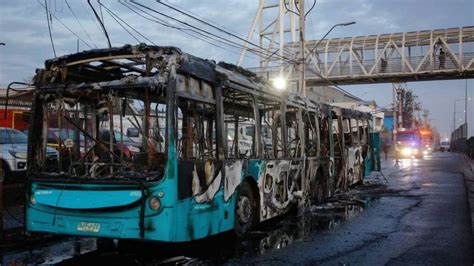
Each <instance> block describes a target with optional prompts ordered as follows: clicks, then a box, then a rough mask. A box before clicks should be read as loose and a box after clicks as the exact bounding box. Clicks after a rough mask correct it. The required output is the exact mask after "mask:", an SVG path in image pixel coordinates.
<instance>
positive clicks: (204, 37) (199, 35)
mask: <svg viewBox="0 0 474 266" xmlns="http://www.w3.org/2000/svg"><path fill="white" fill-rule="evenodd" d="M119 2H120V3H121V4H122V5H124V6H125V7H127V8H128V9H130V10H131V11H132V12H134V13H136V14H137V15H139V16H141V17H143V18H144V19H147V20H150V21H153V22H156V23H158V24H160V25H162V26H165V27H169V28H172V29H176V30H179V31H181V32H183V33H184V34H186V35H189V36H192V37H194V38H197V39H199V40H202V41H204V42H207V43H209V44H210V45H212V46H215V47H218V48H221V49H224V50H227V51H229V52H232V53H235V54H240V53H239V52H236V51H233V50H230V49H228V48H225V47H222V46H220V45H217V44H216V42H217V43H221V44H223V45H227V46H229V47H232V48H235V49H238V50H239V51H240V49H241V46H240V45H239V44H234V43H229V42H230V41H228V40H225V39H224V40H219V39H216V38H214V37H210V36H207V35H205V34H204V33H202V32H200V31H197V30H195V29H189V28H182V27H177V26H175V25H171V24H169V23H168V22H166V21H164V20H162V19H160V18H158V17H156V16H154V15H153V14H150V13H149V12H147V11H146V10H143V9H141V8H140V7H137V6H129V5H127V4H126V2H123V1H119ZM135 9H137V10H139V11H140V12H143V13H144V14H146V15H148V16H150V17H152V18H153V19H152V18H149V17H146V16H144V15H143V14H140V13H139V12H137V11H136V10H135ZM191 32H193V33H195V34H192V33H191ZM196 34H197V35H196ZM209 40H212V41H209ZM254 53H257V51H254ZM247 57H248V58H251V59H256V58H254V57H251V56H247Z"/></svg>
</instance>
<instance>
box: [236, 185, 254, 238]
mask: <svg viewBox="0 0 474 266" xmlns="http://www.w3.org/2000/svg"><path fill="white" fill-rule="evenodd" d="M235 205H236V206H235V233H236V234H237V236H239V237H242V236H245V235H246V234H247V233H248V232H250V230H251V229H252V227H253V226H254V225H255V224H256V220H257V208H256V207H257V206H256V202H255V198H254V195H253V191H252V188H251V187H250V185H249V184H248V183H247V182H243V183H242V184H241V185H240V189H239V193H238V195H237V202H236V204H235Z"/></svg>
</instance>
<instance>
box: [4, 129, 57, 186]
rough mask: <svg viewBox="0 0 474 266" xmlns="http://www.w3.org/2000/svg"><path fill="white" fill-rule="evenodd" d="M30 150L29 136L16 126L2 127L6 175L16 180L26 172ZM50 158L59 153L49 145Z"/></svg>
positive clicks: (47, 154) (55, 156)
mask: <svg viewBox="0 0 474 266" xmlns="http://www.w3.org/2000/svg"><path fill="white" fill-rule="evenodd" d="M27 150H28V136H27V135H26V134H25V133H23V132H21V131H19V130H17V129H14V128H6V127H0V151H1V152H0V161H1V165H2V173H3V175H4V177H5V178H6V179H7V180H9V179H10V180H9V181H12V182H14V181H15V180H13V179H15V178H16V177H17V176H18V177H20V176H21V175H24V174H25V173H26V157H27ZM46 156H47V158H48V160H56V159H57V157H58V153H57V151H56V150H55V149H53V148H50V147H47V149H46Z"/></svg>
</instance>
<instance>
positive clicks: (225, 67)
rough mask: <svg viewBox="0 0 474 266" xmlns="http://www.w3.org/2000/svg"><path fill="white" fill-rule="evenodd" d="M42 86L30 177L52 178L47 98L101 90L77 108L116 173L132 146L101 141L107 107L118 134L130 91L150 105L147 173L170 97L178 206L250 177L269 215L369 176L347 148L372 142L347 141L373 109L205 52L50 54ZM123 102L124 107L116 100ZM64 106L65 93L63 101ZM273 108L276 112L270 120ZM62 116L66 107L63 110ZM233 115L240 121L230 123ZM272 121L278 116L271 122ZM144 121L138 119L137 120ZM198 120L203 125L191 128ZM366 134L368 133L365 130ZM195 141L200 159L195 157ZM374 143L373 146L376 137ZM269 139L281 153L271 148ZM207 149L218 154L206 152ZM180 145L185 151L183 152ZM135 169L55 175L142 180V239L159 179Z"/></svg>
mask: <svg viewBox="0 0 474 266" xmlns="http://www.w3.org/2000/svg"><path fill="white" fill-rule="evenodd" d="M35 84H36V87H37V91H36V96H35V97H36V98H35V102H34V104H33V108H32V112H33V115H32V121H31V122H32V123H31V132H33V133H38V132H40V133H41V134H30V139H29V153H28V164H29V165H28V171H29V172H28V176H29V177H30V178H31V180H33V181H34V180H39V179H38V178H45V175H44V174H42V169H43V166H42V165H41V162H43V161H44V159H45V154H44V151H45V147H46V139H45V136H46V133H47V125H48V121H47V119H48V115H46V113H47V112H48V110H49V109H48V108H49V107H48V102H51V101H52V100H55V97H56V96H60V97H62V96H64V97H66V98H67V97H69V98H76V99H77V101H80V100H83V101H85V102H93V101H98V99H96V98H93V97H91V96H94V95H101V96H102V98H101V100H105V101H104V102H103V103H98V102H97V103H95V105H91V109H92V110H83V111H82V112H81V110H78V108H77V106H76V110H74V112H75V113H76V114H77V113H84V114H83V116H84V117H88V116H91V119H92V123H91V124H90V128H89V125H87V126H84V129H85V130H90V131H91V133H90V135H89V133H87V132H83V133H84V134H87V135H89V136H88V137H87V138H86V139H89V140H92V141H93V142H94V143H96V144H97V145H98V146H100V148H95V149H92V150H91V153H92V155H94V156H95V154H96V153H97V154H98V153H99V149H101V148H105V149H106V150H107V151H108V153H107V155H108V156H110V161H111V163H110V164H109V165H107V167H109V168H110V169H109V170H108V171H109V172H110V173H112V172H114V171H115V170H114V168H113V166H114V165H118V167H128V165H127V164H128V162H127V161H124V160H123V159H122V158H123V152H120V155H118V154H116V155H114V150H113V149H114V147H113V146H112V142H113V141H112V136H111V135H112V134H110V139H109V145H108V147H107V146H106V145H105V143H101V142H100V140H99V138H98V136H97V133H98V128H97V127H98V121H96V120H97V116H98V115H99V113H101V112H102V110H108V116H109V120H111V122H110V124H109V130H110V132H112V131H113V129H114V124H113V119H111V117H112V116H113V114H116V113H119V112H120V114H121V115H120V125H121V126H122V113H123V112H124V111H123V110H124V107H123V105H124V100H123V99H122V98H133V99H140V100H142V101H143V102H144V105H145V108H144V120H143V123H142V127H143V128H141V129H140V131H141V132H142V138H143V146H144V147H145V152H146V164H145V166H144V167H143V169H140V170H143V171H145V172H152V170H151V168H152V166H153V164H154V162H156V161H157V160H158V159H157V151H156V149H155V148H154V147H155V143H154V142H153V140H152V138H151V136H150V130H151V129H152V128H153V126H154V123H153V122H152V120H151V109H150V108H151V107H150V102H154V103H156V104H158V103H164V104H166V135H165V139H166V141H165V143H166V146H165V151H164V157H165V158H164V159H163V161H164V165H165V167H164V168H165V169H163V176H164V177H165V178H164V179H169V180H172V181H173V182H171V183H170V184H175V185H176V187H175V188H170V190H169V191H168V192H167V197H168V198H167V199H169V200H170V201H169V202H172V203H169V204H178V203H179V202H183V201H185V200H187V199H193V204H207V203H210V202H212V201H217V200H219V199H218V196H216V195H221V194H222V195H223V200H224V202H231V201H232V200H235V197H236V196H235V194H236V193H235V192H236V191H238V189H239V186H240V184H241V183H242V182H248V183H249V184H250V186H251V187H252V189H253V191H254V193H255V199H257V200H258V202H259V204H258V214H259V217H258V218H259V220H260V221H263V220H267V219H270V218H272V217H275V216H278V215H280V214H283V213H285V212H287V211H288V210H289V208H290V207H291V206H292V205H293V203H295V202H296V201H298V200H303V201H306V200H307V199H308V198H318V199H321V198H325V197H328V196H330V195H332V193H334V192H335V191H336V190H337V189H346V188H347V187H348V186H350V185H352V184H354V183H356V182H360V181H361V179H360V178H361V177H359V176H358V177H357V178H354V174H353V173H354V171H355V170H354V169H355V167H359V166H360V161H358V164H357V165H356V164H355V163H353V164H352V165H349V164H348V162H350V161H351V160H349V159H347V158H346V157H347V155H346V154H347V151H348V150H349V149H350V148H353V149H356V148H357V149H360V147H359V146H361V145H360V144H363V143H359V145H358V147H352V146H351V147H346V146H345V145H344V134H343V126H342V119H343V118H344V119H349V121H351V119H356V121H358V120H361V121H368V120H369V119H370V114H367V113H362V112H359V111H356V110H348V109H344V108H339V107H333V106H329V105H326V104H322V103H319V102H316V101H313V100H310V99H303V98H301V97H299V96H296V95H291V94H290V95H288V94H280V93H278V92H277V91H276V90H274V89H273V88H272V86H270V85H269V84H268V83H266V82H265V81H262V80H260V79H259V78H258V77H256V76H255V75H252V74H251V73H249V72H248V71H245V70H243V69H241V68H239V67H236V66H233V65H229V64H225V63H219V64H215V63H214V62H211V61H208V60H203V59H199V58H196V57H193V56H191V55H189V54H185V53H182V52H181V51H180V50H179V49H177V48H173V47H157V46H146V45H138V46H124V47H121V48H112V49H101V50H93V51H88V52H83V53H78V54H73V55H69V56H64V57H59V58H55V59H52V60H48V61H46V69H44V70H39V71H38V73H37V76H36V77H35ZM117 99H119V100H120V104H114V101H116V100H117ZM65 104H67V103H65V101H64V99H61V103H60V104H59V106H61V107H62V106H64V105H65ZM85 106H87V105H85ZM129 107H130V106H129ZM87 108H89V107H87ZM156 109H157V108H156ZM205 109H206V110H205ZM61 110H63V109H61ZM198 111H199V112H201V111H202V113H201V114H202V116H193V115H192V113H197V112H198ZM204 111H206V113H204ZM188 113H189V114H188ZM269 114H271V117H268V116H269ZM266 115H267V117H266ZM58 116H63V114H59V113H58ZM202 117H205V120H202ZM229 117H231V119H229V120H226V119H227V118H229ZM191 118H192V119H191ZM266 118H269V119H270V120H268V121H265V119H266ZM244 120H248V121H250V122H251V123H253V124H251V125H250V126H252V128H253V130H251V132H252V134H251V135H250V136H248V135H247V136H245V137H248V138H249V139H250V140H249V139H247V141H250V142H251V144H250V145H249V147H250V148H249V149H250V154H248V155H247V154H241V152H240V150H239V145H238V144H239V141H240V139H241V138H243V137H244V136H243V134H242V136H240V134H241V133H240V131H241V130H240V128H239V127H240V126H241V125H242V124H245V122H242V121H244ZM68 121H69V120H68ZM135 121H136V123H137V125H138V124H139V123H138V121H137V119H136V118H135ZM205 122H206V123H207V131H206V132H204V123H205ZM267 122H268V124H266V123H267ZM70 123H71V122H70ZM157 123H158V122H157ZM180 123H181V124H180ZM226 123H234V124H233V130H234V137H233V138H234V139H233V141H235V144H237V145H229V141H228V139H229V138H228V137H229V135H228V133H226V131H227V128H226ZM358 123H359V122H356V125H357V126H358ZM363 123H365V122H363ZM192 124H194V125H197V126H198V128H196V129H193V128H190V127H189V126H190V125H192ZM334 125H336V127H334ZM363 125H365V124H363ZM367 126H368V122H367ZM264 128H266V129H268V130H270V131H271V135H272V136H271V143H269V140H268V139H266V138H265V136H264V134H263V132H264ZM180 129H181V132H180V131H179V130H180ZM357 129H358V130H359V127H357ZM83 131H84V130H83ZM121 132H122V127H121ZM180 133H182V134H181V135H182V136H181V137H180ZM195 134H196V136H197V137H196V136H194V135H195ZM357 134H358V136H359V132H358V133H357ZM33 136H34V137H33ZM38 137H39V138H38ZM290 137H291V143H290ZM33 138H34V139H33ZM38 140H39V141H38ZM86 142H87V141H86ZM122 142H123V140H122ZM195 144H197V146H196V147H197V149H198V150H199V154H200V157H199V158H193V156H192V150H193V149H194V147H193V145H195ZM365 144H366V145H369V144H370V143H369V141H368V139H367V141H366V142H365ZM270 145H271V146H272V152H273V154H267V153H266V151H267V147H268V146H270ZM102 146H105V147H102ZM205 147H207V150H209V149H211V152H210V153H208V154H204V150H205V149H206V148H205ZM214 147H215V151H214ZM231 150H232V151H231ZM180 152H182V153H183V156H180V155H179V153H180ZM190 155H191V156H190ZM117 162H120V164H117ZM90 163H94V161H91V162H90ZM85 164H86V163H85ZM130 169H131V170H132V171H131V175H136V176H135V177H130V176H129V177H128V178H125V177H123V176H121V177H120V178H110V179H109V180H107V179H106V180H104V179H103V178H102V179H99V178H86V179H83V180H72V178H71V177H74V176H71V175H66V174H59V175H56V176H55V179H54V180H52V179H49V181H48V182H69V183H71V182H79V183H81V182H86V183H87V182H105V183H106V182H109V183H117V184H119V183H122V182H123V183H130V182H132V183H133V182H134V181H136V182H137V184H139V187H140V189H141V191H142V194H141V195H142V200H141V210H140V228H141V229H140V230H141V231H140V237H141V238H143V237H145V228H144V219H145V216H146V214H145V213H146V211H145V210H144V206H145V204H146V202H147V200H146V197H149V196H150V195H151V192H149V191H148V185H149V183H153V182H155V181H157V180H151V181H150V180H149V179H147V178H148V177H147V176H146V175H139V173H138V172H139V170H137V169H133V168H130ZM359 172H360V171H359ZM359 172H358V173H359ZM58 177H59V179H58ZM61 177H62V178H61ZM31 180H30V181H31ZM155 183H157V182H155ZM219 192H222V193H220V194H219ZM219 197H220V196H219Z"/></svg>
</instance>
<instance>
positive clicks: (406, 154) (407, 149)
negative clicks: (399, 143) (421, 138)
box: [402, 148, 413, 156]
mask: <svg viewBox="0 0 474 266" xmlns="http://www.w3.org/2000/svg"><path fill="white" fill-rule="evenodd" d="M412 152H413V150H412V149H411V148H403V149H402V154H403V155H405V156H408V155H411V154H412Z"/></svg>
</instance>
